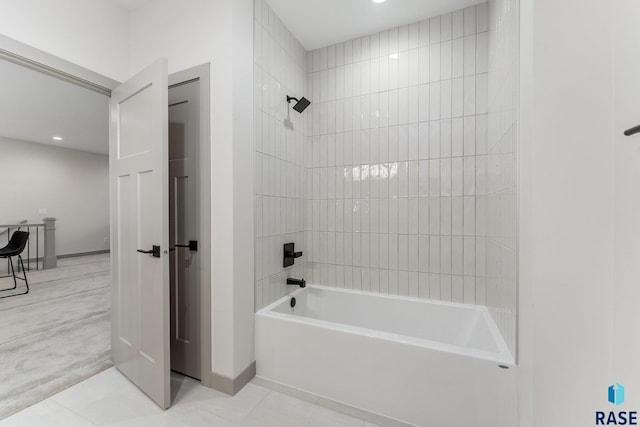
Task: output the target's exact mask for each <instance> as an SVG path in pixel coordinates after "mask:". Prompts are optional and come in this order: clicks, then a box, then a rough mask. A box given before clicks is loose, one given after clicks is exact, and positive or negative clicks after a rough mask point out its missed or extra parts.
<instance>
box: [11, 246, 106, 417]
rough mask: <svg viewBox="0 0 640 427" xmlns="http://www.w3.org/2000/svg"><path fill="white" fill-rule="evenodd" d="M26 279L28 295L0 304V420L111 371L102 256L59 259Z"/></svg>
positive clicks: (103, 260) (104, 260) (104, 265)
mask: <svg viewBox="0 0 640 427" xmlns="http://www.w3.org/2000/svg"><path fill="white" fill-rule="evenodd" d="M27 278H28V279H29V286H30V288H31V290H30V292H29V293H28V294H26V295H20V296H16V297H12V298H4V299H0V313H2V314H1V315H0V319H1V320H0V321H1V323H2V328H1V329H0V360H1V361H2V363H0V378H2V387H1V388H0V419H2V418H5V417H7V416H9V415H11V414H13V413H15V412H17V411H19V410H21V409H24V408H25V407H27V406H30V405H33V404H34V403H36V402H39V401H41V400H43V399H46V398H47V397H49V396H51V395H52V394H55V393H57V392H59V391H61V390H64V389H66V388H68V387H70V386H72V385H74V384H76V383H78V382H80V381H82V380H84V379H86V378H89V377H91V376H93V375H95V374H96V373H98V372H100V371H103V370H104V369H107V368H108V367H110V366H112V363H111V343H110V325H111V324H110V306H111V301H110V282H109V255H108V254H102V255H90V256H84V257H76V258H66V259H60V260H59V261H58V268H56V269H52V270H41V271H33V270H32V271H31V272H27ZM11 280H12V279H11V277H7V278H2V279H0V289H3V288H8V287H10V286H11ZM19 286H24V285H22V284H19ZM9 292H11V291H6V292H4V293H3V294H4V295H8V294H9Z"/></svg>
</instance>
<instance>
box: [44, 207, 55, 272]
mask: <svg viewBox="0 0 640 427" xmlns="http://www.w3.org/2000/svg"><path fill="white" fill-rule="evenodd" d="M42 222H44V255H43V257H42V269H43V270H46V269H48V268H56V267H57V265H58V258H57V257H56V219H55V218H44V219H43V220H42Z"/></svg>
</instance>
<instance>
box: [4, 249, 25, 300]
mask: <svg viewBox="0 0 640 427" xmlns="http://www.w3.org/2000/svg"><path fill="white" fill-rule="evenodd" d="M9 260H10V261H11V271H12V272H13V288H10V289H2V290H3V291H8V290H11V289H16V288H17V287H18V282H17V280H16V279H20V280H24V283H25V285H26V286H27V290H26V291H24V292H21V293H19V294H12V295H5V296H1V297H0V299H2V298H11V297H17V296H18V295H26V294H28V293H29V282H28V281H27V271H26V270H25V269H24V262H23V261H22V257H21V256H20V255H18V261H20V266H21V267H22V275H23V276H24V278H23V277H16V271H15V269H14V267H13V260H11V258H9Z"/></svg>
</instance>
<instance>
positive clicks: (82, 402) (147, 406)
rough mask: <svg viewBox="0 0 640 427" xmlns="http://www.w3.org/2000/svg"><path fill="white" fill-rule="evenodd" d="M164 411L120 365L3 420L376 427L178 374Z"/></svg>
mask: <svg viewBox="0 0 640 427" xmlns="http://www.w3.org/2000/svg"><path fill="white" fill-rule="evenodd" d="M171 387H172V394H173V405H172V407H171V408H170V409H169V410H167V411H162V410H161V409H160V408H158V407H157V406H156V405H155V404H154V403H153V402H151V400H149V399H148V398H147V397H146V396H145V395H144V394H143V393H142V392H141V391H140V390H138V388H136V387H135V386H134V385H133V384H132V383H130V382H129V381H128V380H127V379H126V378H125V377H124V376H123V375H122V374H120V373H119V372H118V371H117V370H116V369H115V368H110V369H108V370H106V371H103V372H101V373H99V374H97V375H95V376H93V377H91V378H89V379H87V380H85V381H83V382H81V383H79V384H76V385H75V386H73V387H71V388H69V389H67V390H64V391H62V392H60V393H58V394H56V395H54V396H52V397H50V398H48V399H46V400H43V401H42V402H40V403H37V404H35V405H33V406H31V407H29V408H27V409H25V410H23V411H21V412H18V413H17V414H15V415H13V416H11V417H9V418H6V419H4V420H2V421H0V427H14V426H15V427H31V426H33V427H39V426H46V427H85V426H86V427H92V426H118V427H125V426H135V427H147V426H148V427H164V426H166V427H200V426H202V427H204V426H207V427H213V426H220V427H234V426H273V427H287V426H292V427H293V426H295V427H314V426H318V427H332V426H358V427H375V426H376V425H375V424H371V423H369V422H366V421H364V420H361V419H359V418H354V417H350V416H348V415H345V414H342V413H339V412H335V411H332V410H329V409H327V408H324V407H321V406H318V405H315V404H313V403H309V402H307V401H304V400H300V399H296V398H294V397H291V396H288V395H286V394H283V393H279V392H277V391H273V390H270V389H268V388H265V387H262V386H260V385H257V384H254V383H249V384H247V385H246V386H245V387H244V388H243V389H242V390H241V391H240V392H239V393H238V394H236V395H235V396H233V397H231V396H227V395H225V394H223V393H220V392H217V391H215V390H211V389H208V388H206V387H203V386H201V385H200V383H199V382H198V381H195V380H193V379H191V378H188V377H183V376H181V375H178V374H173V375H172V378H171Z"/></svg>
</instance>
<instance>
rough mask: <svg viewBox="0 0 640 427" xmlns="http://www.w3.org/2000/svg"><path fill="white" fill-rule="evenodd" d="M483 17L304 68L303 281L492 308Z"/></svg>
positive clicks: (460, 19)
mask: <svg viewBox="0 0 640 427" xmlns="http://www.w3.org/2000/svg"><path fill="white" fill-rule="evenodd" d="M487 31H488V20H487V4H486V3H484V4H481V5H478V6H474V7H469V8H467V9H465V10H460V11H456V12H453V13H449V14H446V15H443V16H438V17H435V18H431V19H427V20H424V21H421V22H416V23H414V24H411V25H405V26H402V27H398V28H392V29H390V30H388V31H383V32H380V33H377V34H373V35H369V36H365V37H361V38H358V39H355V40H350V41H347V42H344V43H340V44H337V45H333V46H328V47H325V48H322V49H318V50H315V51H313V52H309V53H308V54H307V64H306V66H307V71H308V74H307V75H308V78H307V87H308V88H310V95H311V100H312V101H313V104H312V107H311V108H312V111H311V112H310V114H311V115H312V119H311V126H309V127H307V129H306V133H307V135H311V136H312V141H311V146H310V147H306V148H310V150H309V151H310V152H309V154H308V155H307V156H306V160H307V162H308V163H307V165H308V166H309V169H308V170H309V172H308V174H309V179H308V181H307V188H306V192H305V197H306V198H307V218H306V229H307V242H308V246H309V249H310V254H309V255H310V257H309V259H308V261H309V262H308V263H307V268H306V270H307V277H308V278H309V279H310V280H311V281H312V282H314V283H321V284H324V285H329V286H338V287H346V288H353V289H362V290H367V291H369V290H370V291H374V292H381V293H388V294H399V295H408V296H414V297H422V298H431V299H438V300H446V301H457V302H466V303H473V304H485V301H486V268H485V267H486V237H485V236H486V194H487V185H486V165H487V105H488V104H487V88H488V74H487V72H488V64H487V59H488V52H487V49H488V32H487Z"/></svg>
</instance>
